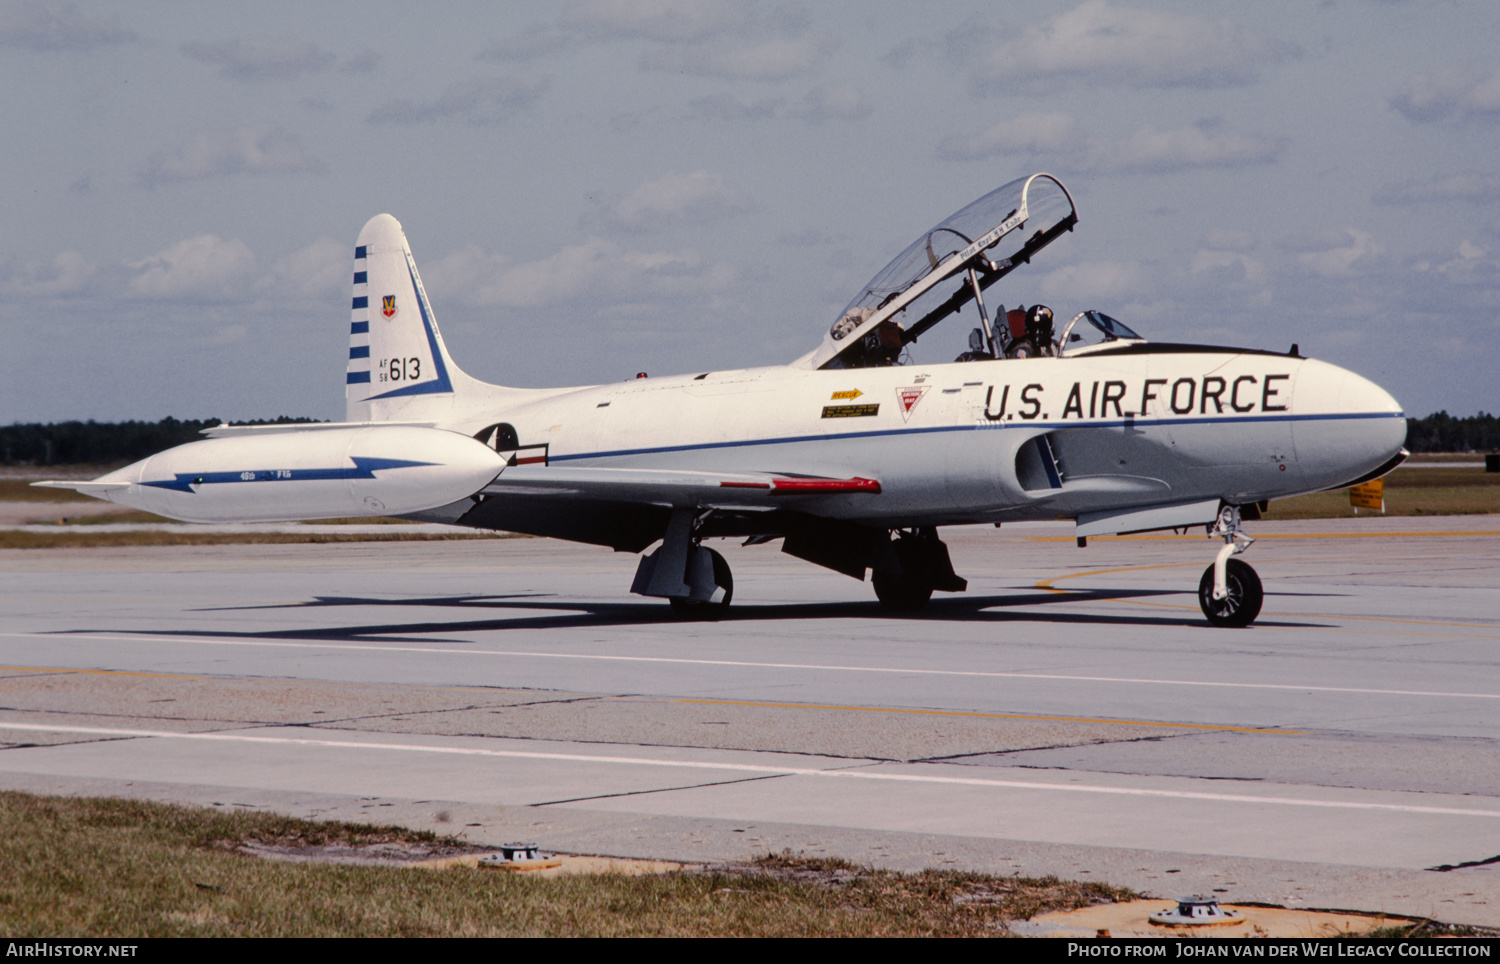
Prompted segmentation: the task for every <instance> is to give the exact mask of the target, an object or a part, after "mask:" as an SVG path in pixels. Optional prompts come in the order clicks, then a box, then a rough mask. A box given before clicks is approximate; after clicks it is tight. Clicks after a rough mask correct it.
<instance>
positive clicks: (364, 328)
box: [349, 321, 370, 335]
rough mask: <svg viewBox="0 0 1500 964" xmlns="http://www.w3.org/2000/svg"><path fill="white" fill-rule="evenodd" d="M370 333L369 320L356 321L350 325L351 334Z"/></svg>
mask: <svg viewBox="0 0 1500 964" xmlns="http://www.w3.org/2000/svg"><path fill="white" fill-rule="evenodd" d="M369 333H370V323H369V322H368V321H356V322H353V323H352V324H350V325H349V334H351V335H368V334H369Z"/></svg>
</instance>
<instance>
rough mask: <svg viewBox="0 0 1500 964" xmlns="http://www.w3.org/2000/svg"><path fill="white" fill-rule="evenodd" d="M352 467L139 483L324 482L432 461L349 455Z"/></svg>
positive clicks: (182, 476)
mask: <svg viewBox="0 0 1500 964" xmlns="http://www.w3.org/2000/svg"><path fill="white" fill-rule="evenodd" d="M349 460H350V461H351V462H353V463H354V466H353V467H352V468H350V467H347V466H346V467H344V468H341V469H246V470H245V471H242V472H197V473H194V472H178V473H177V475H176V477H175V478H171V479H162V480H160V481H157V482H142V483H141V485H149V486H151V487H152V488H156V489H172V490H173V491H175V492H194V491H196V490H195V489H194V488H193V486H195V485H218V484H220V483H223V482H326V481H330V480H334V481H337V480H341V479H373V478H375V473H376V472H379V471H381V470H383V469H409V468H414V467H416V466H422V465H436V464H437V463H436V462H408V461H406V460H404V459H367V458H360V457H359V456H354V455H351V456H349Z"/></svg>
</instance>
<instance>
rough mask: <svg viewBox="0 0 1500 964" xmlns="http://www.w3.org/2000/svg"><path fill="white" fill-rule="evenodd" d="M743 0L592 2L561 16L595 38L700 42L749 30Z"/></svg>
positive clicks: (750, 16) (748, 11)
mask: <svg viewBox="0 0 1500 964" xmlns="http://www.w3.org/2000/svg"><path fill="white" fill-rule="evenodd" d="M753 13H754V4H752V3H749V2H746V0H592V2H590V3H585V4H583V5H582V6H580V7H576V8H574V9H573V10H572V11H570V12H569V13H568V14H567V15H566V16H564V17H563V20H562V22H563V25H564V26H565V27H567V28H569V29H571V30H574V31H577V32H578V33H581V34H584V35H586V36H589V37H593V38H595V39H634V40H655V41H661V42H668V43H671V42H681V41H694V40H704V39H707V38H709V37H713V36H717V35H721V34H724V33H729V32H738V31H742V30H745V29H747V28H748V27H750V26H751V25H752V23H753V21H754V17H753Z"/></svg>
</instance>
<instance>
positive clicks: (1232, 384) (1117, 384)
mask: <svg viewBox="0 0 1500 964" xmlns="http://www.w3.org/2000/svg"><path fill="white" fill-rule="evenodd" d="M1291 377H1292V376H1291V375H1289V374H1285V373H1280V372H1276V373H1267V374H1261V375H1236V376H1231V377H1224V376H1220V375H1204V376H1202V377H1194V376H1184V377H1181V378H1147V379H1144V380H1142V381H1140V382H1135V383H1132V382H1131V381H1128V380H1120V379H1108V380H1103V381H1094V382H1073V383H1072V386H1071V387H1070V388H1069V389H1067V397H1066V399H1065V400H1064V402H1063V405H1062V413H1061V414H1060V415H1059V416H1058V419H1059V421H1070V420H1078V421H1083V420H1088V419H1113V418H1136V417H1149V416H1167V415H1183V416H1186V415H1225V414H1231V413H1239V414H1241V415H1244V414H1248V413H1250V412H1266V413H1272V412H1285V411H1288V410H1289V407H1288V403H1289V402H1290V392H1289V389H1288V386H1287V384H1286V383H1287V382H1288V381H1289V380H1290V379H1291ZM1046 393H1047V386H1045V385H1043V384H1042V383H1040V382H1028V383H1027V384H1025V385H1023V386H1021V387H1020V388H1019V389H1018V390H1013V389H1012V386H1010V385H1008V384H1005V385H989V386H986V388H985V393H984V417H985V419H987V420H988V421H991V422H1000V421H1006V420H1011V419H1017V418H1019V419H1021V420H1022V421H1028V422H1029V421H1034V420H1036V419H1043V420H1047V419H1051V418H1052V415H1051V412H1050V411H1049V410H1048V408H1047V406H1046V404H1045V400H1046ZM1013 396H1014V397H1015V401H1016V407H1015V408H1014V409H1012V408H1011V407H1010V406H1011V403H1012V397H1013ZM1054 397H1055V396H1054Z"/></svg>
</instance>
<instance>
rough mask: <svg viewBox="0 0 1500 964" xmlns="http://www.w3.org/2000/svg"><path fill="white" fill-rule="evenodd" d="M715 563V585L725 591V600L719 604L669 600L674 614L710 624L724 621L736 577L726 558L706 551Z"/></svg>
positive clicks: (709, 550)
mask: <svg viewBox="0 0 1500 964" xmlns="http://www.w3.org/2000/svg"><path fill="white" fill-rule="evenodd" d="M703 551H704V552H706V553H708V555H709V558H710V559H712V560H713V563H714V585H716V586H718V587H719V588H720V589H722V590H724V598H723V599H721V600H719V601H718V602H695V601H694V600H691V599H687V598H672V599H669V600H667V602H669V603H670V604H671V606H672V612H674V613H676V614H677V615H678V616H680V617H682V618H683V619H704V620H708V621H710V622H712V621H715V620H719V619H723V618H724V616H725V614H727V613H728V612H729V601H730V600H731V599H733V598H734V575H733V574H732V573H731V572H730V571H729V563H727V562H725V561H724V557H723V556H721V555H719V554H718V553H717V552H715V551H714V550H712V549H704V550H703Z"/></svg>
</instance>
